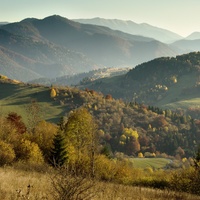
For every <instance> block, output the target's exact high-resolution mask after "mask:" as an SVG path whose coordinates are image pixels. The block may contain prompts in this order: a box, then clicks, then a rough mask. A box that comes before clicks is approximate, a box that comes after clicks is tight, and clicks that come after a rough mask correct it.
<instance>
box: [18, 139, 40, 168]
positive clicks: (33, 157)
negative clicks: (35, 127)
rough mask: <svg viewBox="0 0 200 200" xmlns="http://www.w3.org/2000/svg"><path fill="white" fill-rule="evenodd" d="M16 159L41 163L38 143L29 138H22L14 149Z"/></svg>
mask: <svg viewBox="0 0 200 200" xmlns="http://www.w3.org/2000/svg"><path fill="white" fill-rule="evenodd" d="M16 154H17V157H18V159H20V160H24V161H27V162H29V163H38V164H39V163H43V162H44V158H43V156H42V153H41V150H40V148H39V147H38V145H37V144H36V143H34V142H31V141H29V140H22V141H21V143H20V145H19V146H18V148H17V149H16Z"/></svg>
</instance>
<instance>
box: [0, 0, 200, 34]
mask: <svg viewBox="0 0 200 200" xmlns="http://www.w3.org/2000/svg"><path fill="white" fill-rule="evenodd" d="M54 14H57V15H61V16H63V17H67V18H69V19H76V18H93V17H102V18H109V19H123V20H132V21H134V22H136V23H143V22H145V23H148V24H151V25H154V26H157V27H160V28H165V29H168V30H171V31H173V32H175V33H178V34H180V35H182V36H187V35H189V34H190V33H192V32H194V31H199V32H200V0H123V1H122V0H0V22H2V21H8V22H15V21H20V20H22V19H24V18H27V17H35V18H40V19H41V18H44V17H47V16H50V15H54Z"/></svg>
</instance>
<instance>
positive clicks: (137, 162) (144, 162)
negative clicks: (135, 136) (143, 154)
mask: <svg viewBox="0 0 200 200" xmlns="http://www.w3.org/2000/svg"><path fill="white" fill-rule="evenodd" d="M130 161H131V162H132V163H133V167H135V168H142V169H145V168H148V167H151V168H152V169H162V168H165V166H166V165H167V164H169V163H170V162H171V160H169V159H166V158H131V159H130Z"/></svg>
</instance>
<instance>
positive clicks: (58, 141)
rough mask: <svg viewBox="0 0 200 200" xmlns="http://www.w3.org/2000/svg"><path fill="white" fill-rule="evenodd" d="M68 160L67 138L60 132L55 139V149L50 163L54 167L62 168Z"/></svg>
mask: <svg viewBox="0 0 200 200" xmlns="http://www.w3.org/2000/svg"><path fill="white" fill-rule="evenodd" d="M67 159H68V156H67V150H66V144H65V138H64V136H63V134H62V133H61V132H58V133H57V134H56V135H55V137H54V139H53V147H52V149H51V153H50V162H51V164H52V165H53V166H59V167H60V166H62V165H63V164H64V163H65V162H66V160H67Z"/></svg>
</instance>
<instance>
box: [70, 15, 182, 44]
mask: <svg viewBox="0 0 200 200" xmlns="http://www.w3.org/2000/svg"><path fill="white" fill-rule="evenodd" d="M73 20H74V21H77V22H80V23H85V24H87V23H88V24H96V25H101V26H107V27H109V28H112V29H114V30H121V31H123V32H127V33H130V34H132V35H143V36H146V37H152V38H154V39H157V40H159V41H161V42H164V43H171V42H172V41H175V40H180V39H182V38H183V37H182V36H180V35H178V34H176V33H173V32H172V31H169V30H167V29H163V28H158V27H156V26H152V25H149V24H147V23H140V24H138V23H135V22H133V21H131V20H127V21H125V20H119V19H104V18H99V17H97V18H92V19H73Z"/></svg>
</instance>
